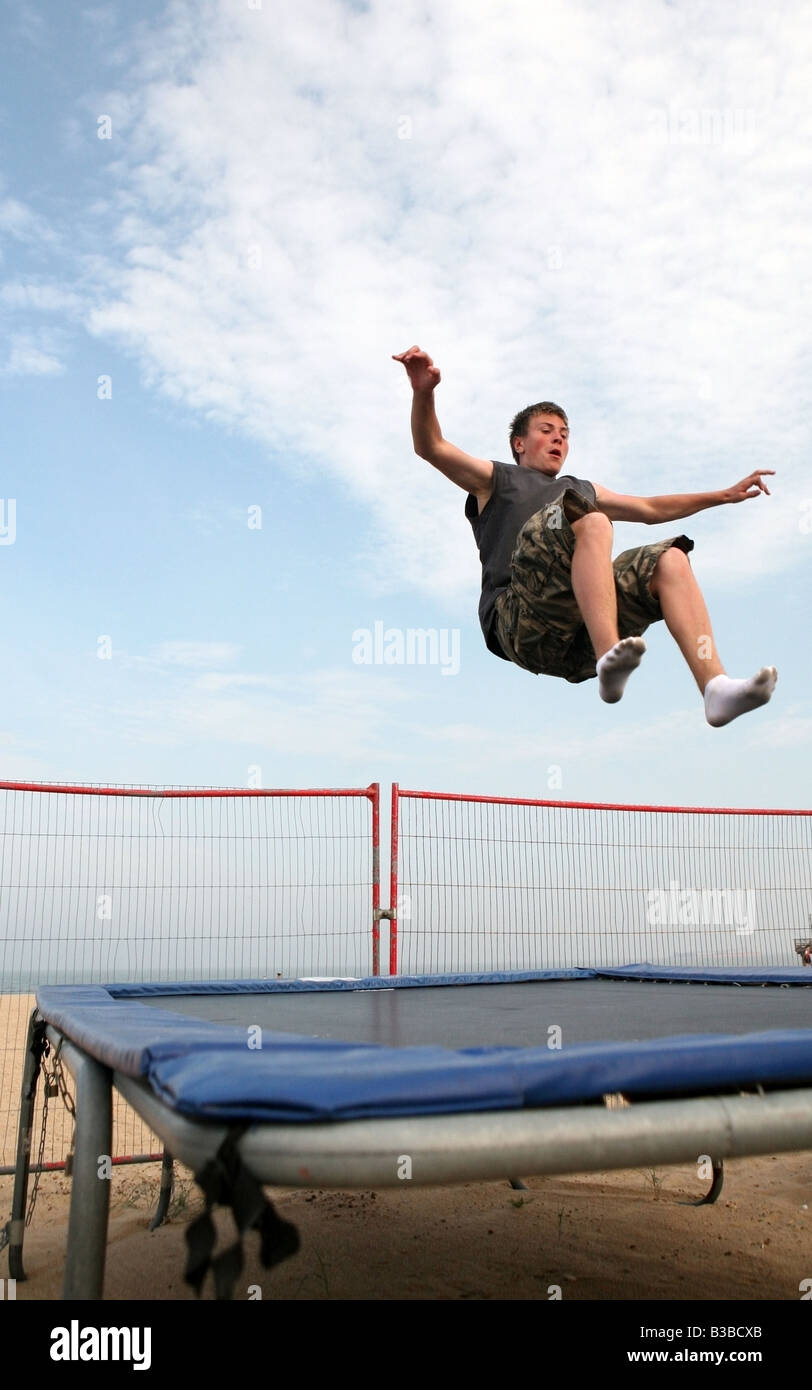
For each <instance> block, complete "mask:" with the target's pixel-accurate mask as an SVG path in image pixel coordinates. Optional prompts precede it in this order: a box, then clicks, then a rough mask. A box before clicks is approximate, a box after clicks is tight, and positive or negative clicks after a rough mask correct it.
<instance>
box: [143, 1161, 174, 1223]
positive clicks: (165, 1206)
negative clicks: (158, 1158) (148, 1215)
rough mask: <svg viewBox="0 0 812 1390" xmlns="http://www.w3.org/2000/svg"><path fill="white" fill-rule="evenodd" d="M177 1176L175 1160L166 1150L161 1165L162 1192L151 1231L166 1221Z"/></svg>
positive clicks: (159, 1195)
mask: <svg viewBox="0 0 812 1390" xmlns="http://www.w3.org/2000/svg"><path fill="white" fill-rule="evenodd" d="M174 1176H175V1160H174V1159H173V1157H172V1155H171V1153H170V1152H169V1150H168V1149H164V1158H163V1163H162V1164H161V1190H160V1192H159V1194H158V1205H157V1207H156V1208H155V1215H154V1216H153V1218H152V1220H151V1221H150V1223H149V1229H150V1230H151V1231H155V1230H157V1229H158V1227H159V1226H161V1225H162V1224H163V1222H164V1221H165V1220H166V1213H167V1212H168V1211H169V1203H170V1200H171V1198H172V1184H173V1180H174Z"/></svg>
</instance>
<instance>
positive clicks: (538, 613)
mask: <svg viewBox="0 0 812 1390" xmlns="http://www.w3.org/2000/svg"><path fill="white" fill-rule="evenodd" d="M564 502H566V503H567V510H568V511H569V512H570V514H571V515H572V516H573V517H574V519H575V520H578V518H579V516H586V514H587V513H588V512H594V511H596V510H597V508H596V507H593V506H592V504H591V503H589V502H587V501H586V500H585V498H583V497H582V496H581V495H580V493H578V492H574V491H573V490H572V489H571V488H567V491H566V492H565V493H564V494H563V495H562V497H561V498H560V499H559V500H558V501H557V502H552V503H550V505H549V506H547V507H542V509H541V511H538V512H535V513H534V515H533V516H531V517H530V519H529V521H526V522H525V524H524V526H523V527H522V529H521V531H520V532H519V535H518V537H517V540H516V544H515V546H514V548H513V555H512V558H511V581H510V585H509V587H508V588H507V589H504V590H503V592H502V593H501V594H500V595H499V596H498V598H497V600H496V609H495V620H494V629H493V630H494V633H495V635H496V638H497V641H498V642H499V645H500V647H501V648H502V650H503V652H504V653H505V655H506V656H507V657H509V658H510V660H511V661H514V662H515V663H516V665H517V666H521V667H523V668H524V670H525V671H532V672H533V673H534V674H536V675H543V676H561V677H563V679H564V680H566V681H571V682H572V683H573V684H578V682H580V681H586V680H589V679H590V677H592V676H594V675H595V650H594V648H593V646H592V643H591V641H590V640H589V633H588V632H587V630H586V628H585V626H584V622H583V618H582V617H581V611H580V609H579V607H578V604H577V603H576V601H575V595H574V594H573V592H572V580H571V576H570V567H571V564H572V556H573V551H574V549H575V533H574V532H573V529H572V526H571V525H570V522H569V521H568V519H567V516H566V515H565V511H564V507H563V506H562V503H564ZM575 513H577V514H578V515H575ZM671 546H677V547H678V548H679V549H680V550H683V551H685V553H686V554H687V553H688V551H689V550H693V548H694V543H693V541H692V540H689V538H688V537H687V536H672V538H671V539H670V540H667V541H656V542H655V543H654V545H641V546H639V547H638V549H636V550H624V551H623V553H622V554H621V555H618V557H617V559H616V560H613V561H612V566H613V569H614V571H615V592H616V594H617V616H618V631H619V633H620V636H621V637H639V636H640V635H641V633H643V632H645V630H646V628H647V627H648V626H649V624H650V623H656V622H657V621H658V620H659V619H660V618H662V616H663V614H662V609H661V608H660V603H659V600H658V599H657V598H655V596H654V594H652V592H651V589H650V588H649V585H650V583H651V577H652V574H653V573H654V566H655V565H656V563H657V561H658V560H659V558H660V556H661V555H662V553H663V551H665V550H668V549H670V547H671Z"/></svg>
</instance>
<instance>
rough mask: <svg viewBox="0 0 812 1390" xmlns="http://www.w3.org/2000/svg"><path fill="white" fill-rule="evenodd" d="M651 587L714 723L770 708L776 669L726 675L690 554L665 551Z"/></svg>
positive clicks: (706, 712)
mask: <svg viewBox="0 0 812 1390" xmlns="http://www.w3.org/2000/svg"><path fill="white" fill-rule="evenodd" d="M649 587H650V589H651V592H652V594H654V596H655V598H657V599H658V600H659V603H660V607H661V609H662V611H663V617H664V619H665V622H666V626H667V628H668V630H669V632H670V633H671V635H672V637H673V638H674V640H675V641H676V643H677V646H678V647H679V649H680V651H681V652H682V655H683V656H684V657H685V660H686V662H687V663H688V666H689V668H690V670H691V674H692V675H693V677H694V680H695V681H696V683H697V685H698V686H699V689H700V691H701V692H702V694H703V695H704V697H705V715H706V718H707V721H708V723H709V724H712V725H713V726H714V727H716V728H719V727H720V726H721V725H723V724H729V723H730V722H731V720H733V719H736V718H737V717H738V716H739V715H740V714H746V713H747V712H748V711H749V710H753V709H757V708H758V706H759V705H766V703H767V701H768V700H769V698H770V696H771V695H772V693H773V690H774V689H775V683H776V680H777V678H778V677H777V673H776V670H775V667H774V666H763V667H762V668H761V670H760V671H759V672H758V673H757V674H756V675H755V676H753V677H751V679H750V680H734V679H732V678H731V677H730V676H728V675H726V674H725V668H724V666H723V665H722V663H721V661H720V660H719V654H718V652H717V650H716V643H715V641H714V638H713V632H712V630H711V621H710V615H709V614H708V609H707V606H706V604H705V600H704V598H703V597H702V591H701V589H700V587H699V585H698V584H697V582H696V579H695V577H694V572H693V570H692V569H691V564H690V561H689V559H688V556H687V555H686V554H685V552H684V551H682V550H679V549H678V548H677V547H672V549H670V550H665V551H663V553H662V555H661V556H660V558H659V560H658V561H657V564H656V565H655V567H654V573H653V576H652V579H651V584H650V586H649Z"/></svg>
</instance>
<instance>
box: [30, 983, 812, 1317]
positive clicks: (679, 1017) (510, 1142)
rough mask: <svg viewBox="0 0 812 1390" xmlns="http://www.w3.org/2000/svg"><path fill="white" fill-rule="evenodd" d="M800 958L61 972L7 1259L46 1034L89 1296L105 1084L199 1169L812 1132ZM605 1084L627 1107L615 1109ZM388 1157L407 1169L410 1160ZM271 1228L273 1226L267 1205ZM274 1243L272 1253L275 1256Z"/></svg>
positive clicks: (528, 1166) (267, 1174) (40, 1027)
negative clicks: (77, 975)
mask: <svg viewBox="0 0 812 1390" xmlns="http://www.w3.org/2000/svg"><path fill="white" fill-rule="evenodd" d="M810 985H812V971H806V970H804V969H803V968H802V967H795V968H778V969H773V970H768V969H750V970H744V969H737V970H735V971H734V970H721V969H706V970H700V969H695V970H692V969H660V968H656V969H655V968H654V967H651V966H645V965H644V966H629V967H624V968H622V969H615V970H600V971H599V970H587V969H583V970H580V969H579V970H563V971H555V972H531V973H526V974H510V975H508V974H500V975H490V976H482V975H458V976H428V977H414V978H408V977H396V978H392V977H380V976H378V977H373V978H370V979H365V980H288V981H285V980H281V981H236V982H235V981H224V982H191V983H169V984H151V983H145V984H120V985H115V984H113V985H109V986H95V985H86V986H59V987H53V988H45V989H42V990H40V991H39V992H38V994H37V1010H36V1011H35V1013H34V1015H33V1017H32V1022H31V1028H30V1031H29V1047H28V1054H27V1058H26V1072H25V1078H24V1082H23V1105H22V1110H21V1119H20V1138H19V1144H18V1158H17V1176H16V1180H15V1190H14V1209H13V1213H12V1222H11V1227H10V1234H11V1240H10V1247H11V1248H10V1256H11V1264H10V1268H11V1269H12V1274H13V1277H24V1274H23V1268H22V1236H23V1215H24V1212H25V1203H26V1189H27V1181H28V1165H29V1161H30V1154H29V1147H30V1128H31V1113H32V1109H33V1102H34V1095H35V1089H36V1082H37V1075H38V1072H39V1063H40V1059H41V1056H42V1051H43V1047H44V1046H45V1045H46V1042H47V1046H48V1047H49V1048H50V1049H51V1050H52V1055H53V1050H54V1049H58V1054H59V1057H60V1059H61V1061H64V1062H65V1063H66V1065H67V1066H68V1068H69V1069H70V1071H71V1072H72V1073H73V1076H74V1080H75V1086H76V1134H75V1155H74V1159H73V1191H72V1200H71V1215H70V1224H69V1234H68V1250H67V1259H66V1270H65V1282H64V1296H65V1297H66V1298H98V1297H101V1296H102V1290H103V1269H104V1252H105V1244H106V1228H107V1208H108V1201H109V1186H110V1185H109V1183H108V1182H101V1181H99V1180H98V1176H97V1171H98V1159H99V1155H100V1154H109V1153H110V1125H111V1093H112V1087H113V1086H114V1087H115V1088H116V1089H117V1090H118V1091H119V1092H120V1093H121V1094H122V1095H123V1096H124V1097H125V1099H126V1100H127V1101H128V1102H129V1103H130V1104H131V1105H132V1106H133V1107H134V1109H135V1110H136V1111H137V1112H138V1113H139V1114H140V1115H141V1116H142V1117H143V1118H144V1119H145V1120H146V1121H147V1123H148V1124H149V1125H150V1126H151V1128H152V1129H153V1130H154V1132H155V1133H156V1134H158V1135H159V1137H160V1138H161V1140H162V1142H163V1143H164V1144H165V1146H166V1149H167V1151H168V1153H170V1154H171V1155H174V1156H175V1157H176V1158H179V1159H180V1160H181V1161H182V1162H184V1163H185V1164H187V1165H188V1166H189V1167H190V1168H192V1170H193V1171H194V1172H195V1174H196V1175H198V1176H200V1174H201V1173H205V1170H206V1166H207V1165H208V1164H211V1163H212V1162H213V1161H217V1160H218V1157H219V1156H222V1155H223V1153H224V1152H228V1154H229V1156H230V1157H229V1162H230V1164H231V1168H230V1171H231V1172H232V1175H233V1173H234V1172H235V1171H236V1168H235V1165H237V1166H238V1167H239V1168H240V1171H241V1172H243V1173H247V1174H248V1175H250V1178H251V1179H252V1180H256V1183H257V1184H272V1185H276V1186H297V1187H352V1186H363V1187H375V1186H396V1185H398V1184H399V1183H401V1182H403V1181H404V1176H408V1179H409V1181H410V1182H411V1183H412V1184H415V1185H419V1184H421V1183H422V1184H435V1183H444V1182H461V1181H470V1180H486V1179H495V1178H513V1179H516V1178H518V1177H520V1176H530V1175H534V1174H540V1173H567V1172H579V1171H580V1172H586V1171H596V1170H606V1169H609V1168H621V1167H630V1166H644V1165H645V1166H650V1165H653V1164H657V1163H660V1164H662V1163H677V1162H684V1161H690V1162H695V1161H696V1160H697V1158H698V1157H699V1156H700V1155H703V1154H704V1155H709V1156H710V1157H711V1158H712V1160H713V1162H714V1164H715V1165H716V1168H717V1171H718V1170H719V1169H720V1165H721V1163H722V1161H723V1160H724V1158H726V1157H728V1156H732V1155H736V1156H745V1155H749V1154H757V1153H773V1152H780V1151H782V1150H792V1149H796V1150H798V1149H804V1148H812V992H810V989H809V986H810ZM618 1096H622V1097H624V1098H625V1101H626V1102H627V1103H626V1104H625V1105H624V1104H621V1105H618V1104H610V1103H609V1101H610V1098H616V1097H618ZM404 1158H407V1159H408V1171H407V1173H406V1175H405V1174H404V1167H403V1162H404ZM282 1224H284V1223H282ZM285 1253H291V1250H287V1251H286V1252H285V1251H283V1252H282V1254H281V1255H280V1256H279V1258H282V1257H283V1256H284V1254H285Z"/></svg>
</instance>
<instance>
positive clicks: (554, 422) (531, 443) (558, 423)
mask: <svg viewBox="0 0 812 1390" xmlns="http://www.w3.org/2000/svg"><path fill="white" fill-rule="evenodd" d="M569 438H570V431H569V426H568V425H565V424H564V421H563V420H562V419H561V418H560V416H558V415H534V416H533V418H532V420H531V421H530V424H529V426H528V429H527V437H526V438H525V439H521V438H520V437H519V436H518V435H517V436H516V438H515V439H514V441H513V447H514V449H515V450H516V453H517V454H518V455H519V462H520V463H521V465H522V468H535V469H536V471H537V472H539V473H548V474H549V475H550V476H551V477H553V478H554V477H555V476H556V474H557V473H559V472H560V471H561V467H562V464H563V462H564V460H565V458H566V457H567V454H568V453H569V447H570V445H569Z"/></svg>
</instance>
